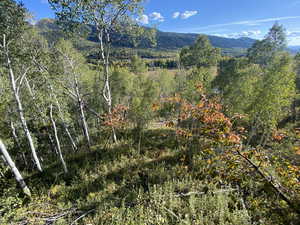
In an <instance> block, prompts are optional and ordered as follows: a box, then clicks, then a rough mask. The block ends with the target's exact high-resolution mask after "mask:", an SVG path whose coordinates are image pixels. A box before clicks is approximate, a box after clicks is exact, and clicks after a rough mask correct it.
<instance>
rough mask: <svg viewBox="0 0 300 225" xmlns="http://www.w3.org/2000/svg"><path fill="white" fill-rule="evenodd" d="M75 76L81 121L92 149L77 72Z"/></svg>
mask: <svg viewBox="0 0 300 225" xmlns="http://www.w3.org/2000/svg"><path fill="white" fill-rule="evenodd" d="M73 76H74V82H75V92H76V97H77V102H78V107H79V111H80V120H81V123H82V128H83V133H84V136H85V138H86V140H87V143H88V145H89V148H90V147H91V141H90V135H89V129H88V125H87V122H86V118H85V114H84V103H83V100H82V98H81V95H80V92H79V86H78V79H77V75H76V73H75V72H73Z"/></svg>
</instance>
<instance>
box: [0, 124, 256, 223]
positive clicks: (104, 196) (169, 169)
mask: <svg viewBox="0 0 300 225" xmlns="http://www.w3.org/2000/svg"><path fill="white" fill-rule="evenodd" d="M172 132H173V131H171V130H167V129H155V130H147V131H146V134H145V140H144V144H143V148H142V151H141V152H138V151H137V150H136V149H135V143H134V141H132V140H131V141H128V140H127V141H120V142H119V143H118V144H114V145H111V146H108V148H106V149H104V148H103V145H99V146H93V147H92V150H91V151H86V150H84V151H80V152H78V153H76V154H74V155H72V156H70V157H69V158H67V164H68V169H69V171H70V174H68V175H64V174H63V173H61V171H62V168H61V166H60V163H59V162H54V163H53V164H52V165H51V166H49V167H48V168H46V169H45V171H44V173H43V174H31V176H29V177H27V179H26V182H27V183H28V185H29V186H30V187H31V189H32V193H33V197H32V199H31V200H30V201H29V200H28V201H23V203H22V204H18V205H17V206H16V207H15V208H14V209H13V208H12V210H11V213H10V214H8V213H7V214H6V215H10V216H6V217H5V218H4V219H3V220H2V221H1V224H22V223H23V224H45V221H46V222H47V221H48V224H71V223H72V221H73V222H74V221H75V220H76V218H77V219H78V220H77V221H76V223H75V224H95V225H96V224H120V225H121V224H122V225H126V224H206V225H208V224H250V217H249V215H248V212H247V210H246V208H245V206H243V204H242V201H241V198H240V196H239V192H237V191H234V192H226V191H225V192H221V193H218V192H216V191H217V190H220V189H222V188H221V187H220V186H218V185H216V184H213V183H209V182H207V180H201V179H199V178H197V177H198V176H196V174H197V171H188V170H187V168H186V166H185V165H184V163H183V160H182V158H183V153H182V152H181V151H180V150H179V149H176V148H175V145H176V143H175V142H174V138H173V136H174V135H172ZM223 188H224V187H223ZM222 190H223V189H222ZM215 192H216V193H218V194H214V193H215ZM180 193H192V194H191V195H188V196H181V195H180ZM193 193H194V194H193ZM197 193H200V194H197ZM203 193H204V194H203ZM64 212H65V215H64ZM62 215H63V216H62ZM49 218H50V219H49ZM51 218H52V219H53V218H56V219H53V221H50V220H51ZM9 221H10V222H9ZM25 222H27V223H25ZM50 222H51V223H50Z"/></svg>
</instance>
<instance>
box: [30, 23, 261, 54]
mask: <svg viewBox="0 0 300 225" xmlns="http://www.w3.org/2000/svg"><path fill="white" fill-rule="evenodd" d="M35 26H36V27H37V28H38V29H39V30H40V32H41V34H42V35H44V36H46V38H47V39H49V37H50V38H51V35H52V36H53V35H54V34H56V35H57V34H58V33H59V28H58V27H57V25H56V24H55V20H53V19H42V20H40V21H38V22H37V23H36V25H35ZM92 30H93V29H92ZM50 33H52V34H50ZM198 36H199V34H193V33H176V32H163V31H160V30H157V36H156V41H157V46H156V48H157V49H165V50H175V49H180V48H182V47H184V46H189V45H192V44H193V43H194V42H195V40H196V39H197V37H198ZM207 36H208V38H209V40H210V41H211V44H212V45H213V46H214V47H218V48H222V49H232V48H237V49H247V48H249V47H251V46H252V45H253V44H254V42H255V41H256V40H255V39H251V38H247V37H242V38H238V39H235V38H224V37H218V36H211V35H207ZM87 39H88V40H90V41H93V42H95V41H96V38H95V34H93V32H91V33H90V34H89V35H88V37H87ZM122 47H132V46H130V44H129V45H128V44H126V43H125V42H124V43H122ZM141 47H142V48H148V47H149V46H146V45H145V46H141Z"/></svg>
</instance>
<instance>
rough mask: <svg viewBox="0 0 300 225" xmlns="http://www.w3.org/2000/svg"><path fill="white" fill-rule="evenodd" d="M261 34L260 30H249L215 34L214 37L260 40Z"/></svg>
mask: <svg viewBox="0 0 300 225" xmlns="http://www.w3.org/2000/svg"><path fill="white" fill-rule="evenodd" d="M261 34H262V32H261V31H260V30H248V31H242V32H235V33H230V34H220V33H214V34H212V35H214V36H219V37H225V38H240V37H251V38H260V37H261Z"/></svg>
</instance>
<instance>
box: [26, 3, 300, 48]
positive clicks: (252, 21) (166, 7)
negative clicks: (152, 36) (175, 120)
mask: <svg viewBox="0 0 300 225" xmlns="http://www.w3.org/2000/svg"><path fill="white" fill-rule="evenodd" d="M23 3H24V4H25V6H26V7H27V8H28V9H29V11H31V12H32V13H33V14H34V15H35V17H36V19H41V18H45V17H54V13H53V12H52V10H51V9H50V7H49V5H48V3H47V0H23ZM139 21H140V23H143V24H144V25H149V26H157V27H158V28H159V29H160V30H162V31H170V32H183V33H205V34H210V35H218V36H223V37H233V38H238V37H242V36H246V37H252V38H256V39H259V38H263V37H264V35H265V34H266V33H267V32H268V30H269V28H270V27H271V26H272V25H273V23H274V22H275V21H278V22H279V23H280V24H283V25H284V27H285V28H286V31H287V36H288V41H289V45H300V0H184V1H182V0H147V1H146V3H145V12H144V15H143V16H142V17H141V18H140V19H139Z"/></svg>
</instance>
